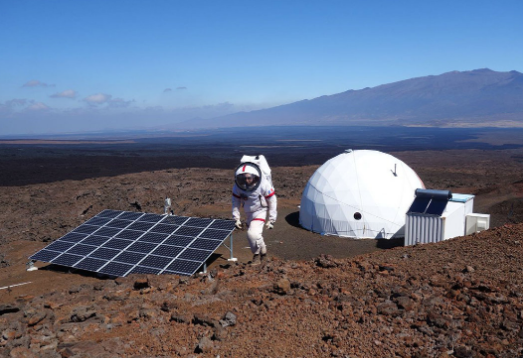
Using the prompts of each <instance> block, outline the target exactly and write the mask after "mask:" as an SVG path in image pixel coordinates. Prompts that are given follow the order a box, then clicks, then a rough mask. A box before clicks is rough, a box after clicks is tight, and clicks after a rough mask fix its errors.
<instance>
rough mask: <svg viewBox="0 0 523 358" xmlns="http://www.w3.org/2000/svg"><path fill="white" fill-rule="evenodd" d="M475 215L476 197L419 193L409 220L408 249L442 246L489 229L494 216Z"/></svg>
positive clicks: (406, 227) (441, 193) (424, 191)
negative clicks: (461, 237) (442, 243)
mask: <svg viewBox="0 0 523 358" xmlns="http://www.w3.org/2000/svg"><path fill="white" fill-rule="evenodd" d="M473 211H474V195H470V194H456V193H454V194H453V193H451V192H450V191H445V190H425V189H418V190H416V198H415V199H414V202H413V203H412V206H411V207H410V209H409V211H408V212H407V217H406V220H405V246H408V245H415V244H420V243H428V242H439V241H443V240H448V239H451V238H453V237H458V236H463V235H470V234H472V233H475V232H478V231H482V230H486V229H488V228H489V225H490V215H488V214H477V213H474V212H473Z"/></svg>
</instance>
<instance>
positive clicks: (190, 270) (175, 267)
mask: <svg viewBox="0 0 523 358" xmlns="http://www.w3.org/2000/svg"><path fill="white" fill-rule="evenodd" d="M201 265H202V263H201V262H195V261H187V260H181V259H176V260H174V261H173V263H171V264H170V265H169V266H167V270H169V271H172V272H174V273H178V274H183V275H188V276H190V275H192V274H194V273H195V272H196V270H198V268H199V267H200V266H201Z"/></svg>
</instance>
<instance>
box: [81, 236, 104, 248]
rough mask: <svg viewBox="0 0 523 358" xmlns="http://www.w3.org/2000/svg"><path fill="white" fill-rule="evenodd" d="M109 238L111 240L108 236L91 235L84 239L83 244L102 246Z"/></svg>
mask: <svg viewBox="0 0 523 358" xmlns="http://www.w3.org/2000/svg"><path fill="white" fill-rule="evenodd" d="M107 240H109V238H108V237H103V236H96V235H91V236H89V237H88V238H86V239H84V240H83V241H82V244H84V245H93V246H102V245H103V244H104V243H105V242H106V241H107Z"/></svg>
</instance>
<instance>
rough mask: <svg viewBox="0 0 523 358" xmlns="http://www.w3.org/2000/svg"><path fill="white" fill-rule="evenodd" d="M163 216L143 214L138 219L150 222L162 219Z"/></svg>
mask: <svg viewBox="0 0 523 358" xmlns="http://www.w3.org/2000/svg"><path fill="white" fill-rule="evenodd" d="M163 218H164V216H162V215H158V214H144V215H143V216H142V217H140V219H139V220H140V221H147V222H151V223H157V222H158V221H160V220H162V219H163Z"/></svg>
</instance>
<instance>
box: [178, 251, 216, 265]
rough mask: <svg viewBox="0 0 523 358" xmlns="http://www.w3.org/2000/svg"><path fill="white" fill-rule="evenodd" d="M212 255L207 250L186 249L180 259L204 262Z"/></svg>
mask: <svg viewBox="0 0 523 358" xmlns="http://www.w3.org/2000/svg"><path fill="white" fill-rule="evenodd" d="M211 254H212V251H207V250H197V249H185V250H184V251H183V252H182V253H181V254H180V256H178V258H180V259H187V260H192V261H201V262H204V261H205V260H207V258H209V256H211Z"/></svg>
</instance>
